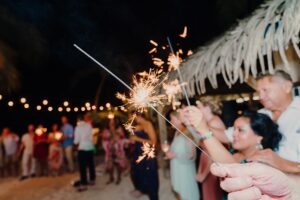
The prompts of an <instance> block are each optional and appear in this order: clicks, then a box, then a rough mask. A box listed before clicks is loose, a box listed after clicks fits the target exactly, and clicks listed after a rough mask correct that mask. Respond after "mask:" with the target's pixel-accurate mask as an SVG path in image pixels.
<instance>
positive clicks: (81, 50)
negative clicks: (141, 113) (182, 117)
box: [74, 44, 215, 162]
mask: <svg viewBox="0 0 300 200" xmlns="http://www.w3.org/2000/svg"><path fill="white" fill-rule="evenodd" d="M74 47H75V48H76V49H78V50H79V51H80V52H82V53H83V54H84V55H86V56H87V57H88V58H90V59H91V60H92V61H94V62H95V63H96V64H98V65H99V66H100V67H101V68H103V69H104V70H105V71H106V72H108V73H109V74H110V75H112V76H113V77H114V78H115V79H117V80H118V81H120V83H122V84H123V85H124V86H125V87H126V88H128V89H129V90H130V91H134V90H133V89H132V88H131V87H130V86H129V85H128V84H126V83H125V82H124V81H123V80H122V79H120V78H119V77H118V76H117V75H115V74H114V73H113V72H111V71H110V70H109V69H107V68H106V67H105V66H104V65H102V64H101V63H100V62H99V61H97V60H96V59H95V58H93V57H92V56H91V55H90V54H88V53H87V52H86V51H84V50H83V49H81V48H80V47H79V46H78V45H76V44H74ZM148 106H149V107H150V108H152V109H153V110H154V111H155V112H156V113H157V114H158V115H159V116H161V117H162V118H163V119H164V120H166V122H168V123H169V124H170V125H171V126H173V128H175V129H176V130H177V131H178V132H179V133H180V134H182V135H183V136H184V137H186V138H187V139H188V140H189V141H190V142H191V143H192V144H193V145H194V146H195V147H196V148H198V149H199V150H200V151H202V152H203V153H204V154H205V155H206V156H207V157H208V158H209V159H210V160H212V161H213V162H215V161H214V160H213V159H212V157H211V156H210V155H209V154H208V153H206V152H205V151H204V150H203V149H202V148H201V147H199V146H198V145H197V144H196V143H195V142H194V141H193V140H192V139H190V138H189V137H188V136H186V134H184V133H183V132H182V131H180V130H179V129H178V128H177V127H176V126H175V125H174V124H173V123H172V122H170V121H169V120H168V119H167V118H166V117H165V116H163V115H162V114H161V113H160V112H159V111H158V110H157V109H156V108H155V107H154V106H153V105H150V104H148Z"/></svg>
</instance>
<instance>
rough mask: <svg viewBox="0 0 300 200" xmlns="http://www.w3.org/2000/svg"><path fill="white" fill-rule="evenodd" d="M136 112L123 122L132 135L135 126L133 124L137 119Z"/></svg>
mask: <svg viewBox="0 0 300 200" xmlns="http://www.w3.org/2000/svg"><path fill="white" fill-rule="evenodd" d="M135 117H136V114H133V115H132V117H131V118H130V119H129V120H128V121H127V122H126V123H125V124H123V126H124V128H125V129H126V130H127V131H129V132H130V133H131V134H132V135H134V130H135V126H133V125H132V124H133V122H134V120H135Z"/></svg>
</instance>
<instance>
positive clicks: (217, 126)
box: [208, 116, 229, 144]
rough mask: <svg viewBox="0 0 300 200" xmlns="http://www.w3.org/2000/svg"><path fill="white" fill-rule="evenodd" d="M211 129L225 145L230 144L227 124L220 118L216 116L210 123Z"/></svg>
mask: <svg viewBox="0 0 300 200" xmlns="http://www.w3.org/2000/svg"><path fill="white" fill-rule="evenodd" d="M208 126H209V129H210V130H211V131H212V132H213V133H214V136H215V137H216V138H217V139H218V140H219V141H220V142H221V143H223V144H228V143H229V139H228V137H227V136H226V134H225V130H226V127H225V124H224V123H223V121H222V120H221V119H220V117H218V116H214V117H213V119H212V120H211V121H210V122H209V123H208Z"/></svg>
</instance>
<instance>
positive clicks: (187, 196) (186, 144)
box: [166, 111, 200, 200]
mask: <svg viewBox="0 0 300 200" xmlns="http://www.w3.org/2000/svg"><path fill="white" fill-rule="evenodd" d="M179 115H180V113H178V112H176V111H173V112H171V114H170V119H171V122H172V124H174V125H175V126H176V128H178V129H179V130H180V131H181V132H182V133H184V134H186V136H184V135H182V134H181V133H180V132H178V131H176V132H175V136H174V139H173V141H172V144H171V148H170V149H169V151H167V152H166V157H167V158H168V159H170V162H171V165H170V170H171V183H172V187H173V190H174V193H175V196H176V199H178V200H199V198H200V195H199V189H198V185H197V182H196V179H195V176H196V165H195V158H196V149H195V146H194V145H193V144H192V143H191V142H190V141H188V139H187V138H186V137H188V138H190V140H193V136H192V135H191V134H190V133H189V132H188V131H187V129H186V127H185V126H184V124H183V123H182V122H181V121H180V116H179Z"/></svg>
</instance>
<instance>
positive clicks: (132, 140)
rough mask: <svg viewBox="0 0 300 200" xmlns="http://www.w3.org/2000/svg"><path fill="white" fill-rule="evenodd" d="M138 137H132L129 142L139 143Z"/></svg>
mask: <svg viewBox="0 0 300 200" xmlns="http://www.w3.org/2000/svg"><path fill="white" fill-rule="evenodd" d="M137 139H138V137H137V136H136V135H130V136H129V140H130V142H131V143H135V142H136V141H137Z"/></svg>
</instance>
